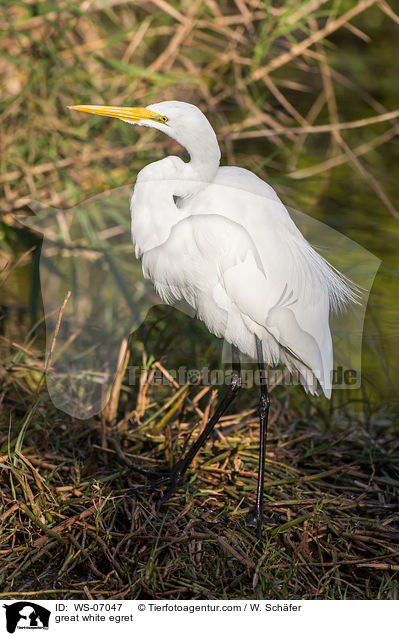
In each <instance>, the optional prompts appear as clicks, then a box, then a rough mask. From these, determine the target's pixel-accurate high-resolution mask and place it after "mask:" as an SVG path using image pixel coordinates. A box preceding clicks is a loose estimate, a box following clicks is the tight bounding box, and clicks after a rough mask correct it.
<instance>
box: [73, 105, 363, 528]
mask: <svg viewBox="0 0 399 636" xmlns="http://www.w3.org/2000/svg"><path fill="white" fill-rule="evenodd" d="M71 108H73V109H75V110H78V111H84V112H88V113H94V114H97V115H105V116H108V117H116V118H118V119H121V120H122V121H124V122H127V123H129V124H138V125H140V126H148V127H151V128H156V129H157V130H160V131H161V132H163V133H165V134H167V135H169V136H170V137H172V138H173V139H175V140H176V141H177V142H178V143H179V144H181V145H182V146H183V147H184V148H185V149H186V150H187V151H188V153H189V155H190V161H188V162H187V163H186V162H184V161H182V159H180V158H179V157H175V156H170V157H166V158H164V159H162V160H160V161H156V162H154V163H151V164H150V165H148V166H146V167H145V168H143V169H142V170H141V172H140V173H139V174H138V176H137V181H136V185H135V188H134V192H133V196H132V200H131V215H132V237H133V243H134V244H135V248H136V256H137V258H141V259H142V267H143V272H144V276H146V277H148V278H150V279H152V281H153V282H154V285H155V288H156V290H157V292H158V293H159V294H160V296H161V297H162V298H163V300H164V301H166V302H167V303H168V302H169V303H170V302H172V301H174V300H178V299H185V300H186V301H187V302H188V303H189V304H190V305H191V306H192V307H193V308H194V309H195V311H196V313H197V315H198V317H199V318H201V319H202V320H203V321H204V322H205V323H206V325H207V327H208V328H209V330H210V331H211V332H213V333H215V334H216V335H217V336H222V337H224V338H225V339H226V340H227V341H228V342H230V343H231V344H232V347H233V365H232V366H233V373H232V380H231V384H230V387H229V388H228V390H227V391H226V393H225V394H224V395H223V396H222V397H221V399H220V401H219V403H218V405H217V407H216V409H215V412H214V415H213V417H211V419H210V420H209V422H208V423H207V425H206V426H205V428H204V430H203V431H202V433H201V435H200V436H199V437H198V439H197V440H196V442H195V443H194V444H193V445H192V447H191V448H190V450H189V451H188V453H187V455H186V456H185V457H184V458H183V459H181V460H180V461H179V462H178V464H177V466H176V468H175V470H174V472H173V473H172V474H171V475H170V479H169V489H168V491H167V493H166V495H165V497H164V499H166V498H168V497H169V496H170V494H171V493H172V492H173V491H174V490H175V488H176V486H177V485H178V484H179V483H180V482H181V480H182V477H183V475H184V474H185V472H186V470H187V468H188V466H189V464H190V463H191V461H192V459H193V458H194V456H195V455H196V454H197V452H198V450H199V449H200V447H201V446H202V445H203V444H204V442H205V441H206V439H207V438H208V437H209V435H210V434H211V432H212V430H213V428H214V426H215V425H216V423H217V422H218V420H219V418H220V417H221V415H222V414H223V413H224V412H225V410H226V409H227V407H228V406H229V405H230V403H231V402H232V400H233V399H234V397H235V395H236V394H237V392H238V391H239V389H240V387H241V370H240V359H239V351H241V352H243V353H244V354H248V355H250V356H252V357H255V356H256V357H257V360H258V366H259V372H260V402H259V418H260V451H259V470H258V488H257V496H256V505H255V508H254V510H253V511H252V512H251V514H250V515H249V521H250V522H252V523H256V526H257V534H258V536H259V537H261V532H262V516H263V481H264V463H265V450H266V437H267V421H268V414H269V406H270V401H269V395H268V388H267V377H266V369H265V363H266V364H267V365H276V364H278V363H284V364H285V365H286V366H287V367H288V369H289V370H290V371H296V372H297V373H298V374H299V377H300V380H301V382H302V384H303V386H304V388H305V390H306V391H310V392H311V393H312V394H313V393H317V392H318V387H321V389H322V390H323V391H324V394H325V395H326V397H327V398H329V397H330V395H331V373H332V357H333V351H332V341H331V333H330V328H329V312H330V310H336V309H338V308H340V307H342V306H344V305H345V304H347V303H348V302H350V301H354V300H355V299H356V291H355V288H354V286H353V285H352V284H351V283H350V281H348V279H346V278H345V277H344V276H343V275H341V274H340V273H339V272H338V271H337V270H335V269H334V268H333V267H332V266H331V265H330V264H329V263H328V262H327V261H326V260H325V259H324V258H323V257H322V256H320V255H319V254H318V253H317V252H316V251H315V250H314V249H313V248H312V247H311V245H310V244H309V243H308V242H307V241H306V240H305V238H304V237H303V235H302V234H301V233H300V231H299V230H298V228H297V227H296V225H295V224H294V222H293V221H292V219H291V217H290V216H289V214H288V212H287V210H286V208H285V207H284V205H283V204H282V202H281V201H280V199H279V198H278V196H277V195H276V193H275V192H274V190H273V189H272V188H271V187H270V186H269V185H267V184H266V183H265V182H264V181H262V180H261V179H259V178H258V177H257V176H256V175H255V174H253V173H252V172H249V171H248V170H244V169H243V168H238V167H220V166H219V161H220V150H219V145H218V142H217V138H216V135H215V132H214V130H213V128H212V127H211V125H210V123H209V121H208V120H207V118H206V117H205V115H204V114H203V113H202V112H201V111H200V110H199V109H198V108H197V107H196V106H194V105H192V104H187V103H184V102H179V101H165V102H160V103H157V104H151V105H150V106H148V107H147V108H129V107H120V108H119V107H110V106H90V105H82V106H71Z"/></svg>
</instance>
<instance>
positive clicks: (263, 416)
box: [248, 336, 270, 540]
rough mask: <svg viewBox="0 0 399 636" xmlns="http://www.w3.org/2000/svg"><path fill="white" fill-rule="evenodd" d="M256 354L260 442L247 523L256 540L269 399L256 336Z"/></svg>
mask: <svg viewBox="0 0 399 636" xmlns="http://www.w3.org/2000/svg"><path fill="white" fill-rule="evenodd" d="M255 341H256V353H257V357H258V369H259V377H260V400H259V424H260V440H259V466H258V488H257V491H256V504H255V508H254V510H253V511H252V512H251V513H250V514H249V515H248V521H249V522H250V523H254V524H256V529H257V535H258V539H259V540H261V539H262V520H263V483H264V479H265V457H266V439H267V422H268V418H269V408H270V399H269V393H268V390H267V376H266V367H265V363H264V360H263V350H262V343H261V341H260V340H259V338H258V337H257V336H255Z"/></svg>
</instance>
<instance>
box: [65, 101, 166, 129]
mask: <svg viewBox="0 0 399 636" xmlns="http://www.w3.org/2000/svg"><path fill="white" fill-rule="evenodd" d="M68 108H72V109H73V110H81V111H83V112H84V113H93V114H94V115H103V116H104V117H116V118H117V119H126V120H127V121H136V122H138V121H141V120H143V119H149V120H151V121H157V122H159V123H161V124H166V122H167V121H168V118H167V117H165V116H164V115H159V113H154V112H153V111H152V110H148V109H147V108H129V107H123V106H121V107H118V106H86V105H83V106H68Z"/></svg>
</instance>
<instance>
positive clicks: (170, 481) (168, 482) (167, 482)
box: [127, 466, 183, 504]
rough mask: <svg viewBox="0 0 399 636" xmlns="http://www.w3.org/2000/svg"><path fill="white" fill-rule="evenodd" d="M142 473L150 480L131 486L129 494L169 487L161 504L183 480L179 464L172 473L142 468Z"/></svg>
mask: <svg viewBox="0 0 399 636" xmlns="http://www.w3.org/2000/svg"><path fill="white" fill-rule="evenodd" d="M140 474H141V475H143V476H144V477H146V478H147V479H148V480H149V481H148V482H147V483H146V484H143V485H142V486H136V487H135V488H129V490H128V491H127V494H129V493H139V492H154V491H156V490H159V489H160V488H163V487H167V490H166V493H165V494H164V495H163V497H162V498H161V500H160V503H161V504H163V503H165V502H166V501H168V499H170V497H171V496H172V495H173V493H174V492H175V490H176V489H177V488H178V487H179V486H180V485H181V483H182V481H183V475H182V472H181V469H180V468H179V466H177V467H176V468H175V470H174V471H173V472H172V473H162V472H159V473H158V472H150V471H145V470H141V471H140Z"/></svg>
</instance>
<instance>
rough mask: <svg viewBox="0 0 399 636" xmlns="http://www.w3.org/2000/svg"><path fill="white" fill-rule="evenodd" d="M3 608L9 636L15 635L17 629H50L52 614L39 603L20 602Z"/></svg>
mask: <svg viewBox="0 0 399 636" xmlns="http://www.w3.org/2000/svg"><path fill="white" fill-rule="evenodd" d="M3 607H4V608H5V610H6V621H7V625H6V626H7V631H8V633H9V634H14V632H15V630H16V629H48V623H49V619H50V614H51V612H50V610H48V609H46V608H45V607H42V606H41V605H38V604H37V603H31V602H30V601H18V602H17V603H12V605H3Z"/></svg>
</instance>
